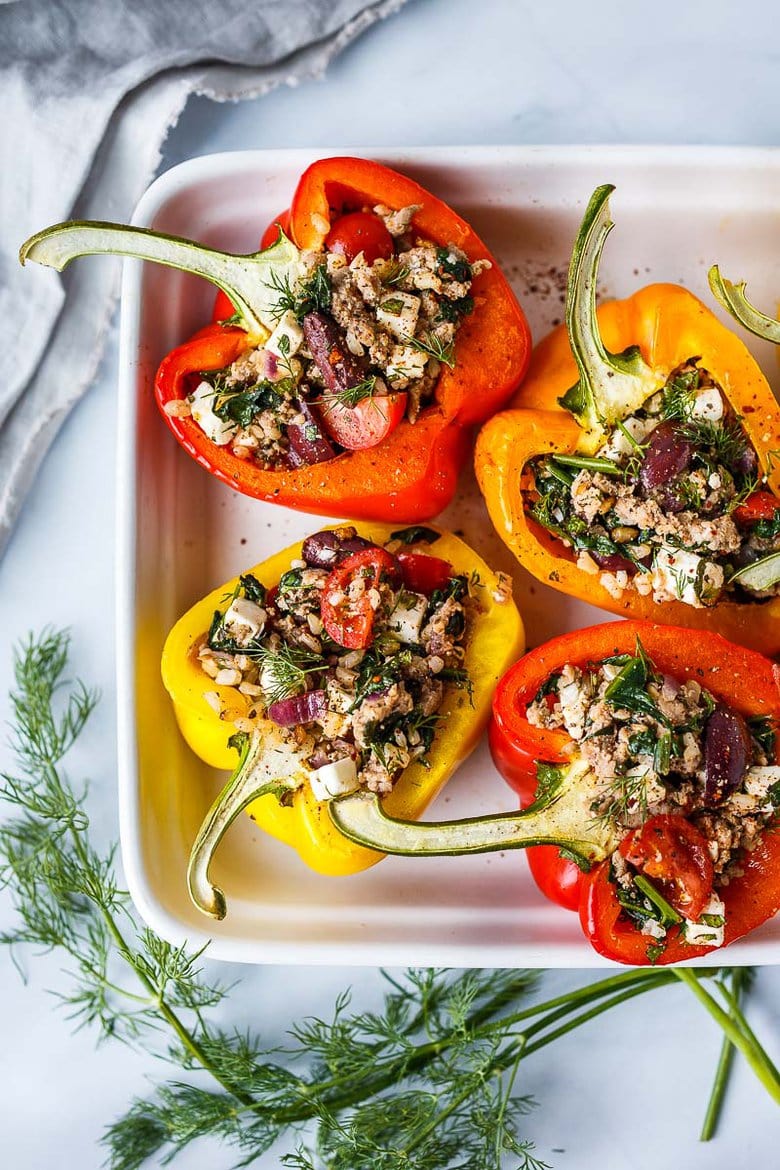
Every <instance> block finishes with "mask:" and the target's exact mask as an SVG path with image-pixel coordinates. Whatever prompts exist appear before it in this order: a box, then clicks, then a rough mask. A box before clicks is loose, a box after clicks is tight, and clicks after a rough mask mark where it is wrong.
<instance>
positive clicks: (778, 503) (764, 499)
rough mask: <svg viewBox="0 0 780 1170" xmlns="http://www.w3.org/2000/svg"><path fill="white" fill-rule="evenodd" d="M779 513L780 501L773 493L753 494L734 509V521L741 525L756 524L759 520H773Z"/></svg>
mask: <svg viewBox="0 0 780 1170" xmlns="http://www.w3.org/2000/svg"><path fill="white" fill-rule="evenodd" d="M778 511H780V499H778V497H777V496H776V495H774V493H773V492H753V495H752V496H748V498H747V499H746V500H745V502H744V504H740V505H739V506H738V507H736V508H735V509H734V519H735V520H736V521H737V522H738V523H740V524H755V523H756V521H757V520H772V519H773V518H774V516H775V515H776V514H777V512H778Z"/></svg>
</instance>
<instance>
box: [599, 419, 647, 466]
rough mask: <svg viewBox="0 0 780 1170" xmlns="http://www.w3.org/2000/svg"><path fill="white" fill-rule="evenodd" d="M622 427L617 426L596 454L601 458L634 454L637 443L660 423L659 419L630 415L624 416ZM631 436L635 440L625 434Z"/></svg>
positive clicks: (614, 457) (615, 457)
mask: <svg viewBox="0 0 780 1170" xmlns="http://www.w3.org/2000/svg"><path fill="white" fill-rule="evenodd" d="M621 425H622V428H623V429H621V427H615V429H614V431H613V432H612V434H611V435H610V437H609V440H608V442H606V443H605V444H604V445H603V447H600V448H599V450H598V451H597V452H596V454H597V455H598V456H599V458H601V459H621V458H622V457H623V456H624V455H634V454H635V453H636V446H635V444H636V443H641V442H643V440H644V439H646V438H647V436H648V435H649V434H650V432H651V431H652V430H653V429H654V427H656V426H657V425H658V420H657V419H654V418H635V417H634V416H633V415H630V416H629V417H628V418H624V419H623V422H622V424H621ZM626 431H628V434H629V435H630V436H631V439H633V440H634V442H633V443H632V442H631V439H630V438H628V436H627V435H626V434H625V432H626Z"/></svg>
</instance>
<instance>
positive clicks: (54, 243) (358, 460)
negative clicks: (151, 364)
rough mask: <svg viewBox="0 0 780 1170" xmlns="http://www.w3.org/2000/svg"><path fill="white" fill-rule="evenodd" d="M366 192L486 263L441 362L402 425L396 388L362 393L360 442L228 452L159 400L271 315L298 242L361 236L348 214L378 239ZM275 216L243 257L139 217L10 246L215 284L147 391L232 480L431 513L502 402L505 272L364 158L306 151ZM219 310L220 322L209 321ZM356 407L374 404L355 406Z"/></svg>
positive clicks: (508, 326) (511, 371) (255, 339)
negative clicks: (306, 451) (297, 460)
mask: <svg viewBox="0 0 780 1170" xmlns="http://www.w3.org/2000/svg"><path fill="white" fill-rule="evenodd" d="M378 204H383V205H385V206H386V207H388V208H391V209H394V210H400V209H401V208H405V207H409V206H411V205H415V206H417V207H418V208H419V210H417V211H416V212H415V215H414V222H413V229H414V230H416V231H417V232H419V234H420V235H421V236H422V237H424V238H426V239H428V240H430V241H432V242H433V243H435V244H438V245H440V246H441V247H446V246H448V245H450V244H455V245H457V247H458V248H460V249H461V250H462V251H463V252H464V253H465V255H466V256H467V258H468V260H469V261H470V262H474V261H477V260H483V259H484V260H490V261H491V266H490V267H489V268H488V269H486V270H484V271H480V272H478V273H477V274H475V275H474V279H473V284H472V289H471V293H472V297H473V303H474V309H473V312H472V313H471V314H470V315H469V316H467V317H466V318H465V319H464V320H463V321H462V323H461V325H460V327H459V330H458V334H457V339H456V346H455V358H454V364H452V365H451V366H449V365H447V364H446V363H445V364H443V365H442V369H441V373H440V374H439V377H438V381H437V384H436V387H435V392H434V399H433V401H432V403H431V404H430V405H428V406H427V407H425V408H424V409H423V410H422V412H421V414H420V415H419V417H418V418H417V420H416V421H415V422H414V423H411V422H410V421H408V420H407V419H406V418H403V417H402V416H403V413H404V410H403V407H404V403H405V399H404V398H403V395H400V394H395V395H393V394H391V395H389V396H388V397H386V398H379V397H377V398H372V399H370V400H368V402H367V401H365V400H364V401H363V402H362V403H360V404H355V406H354V408H352V409H354V411H355V415H356V421H360V422H361V426H362V429H363V431H364V432H365V431H367V432H368V433H364V434H361V436H360V438H359V440H358V442H359V443H360V444H361V449H350V450H346V451H344V452H342V453H341V454H339V455H337V456H336V457H335V458H328V459H327V460H326V461H325V460H324V461H322V462H315V463H307V464H304V465H303V466H298V467H289V468H288V467H273V468H270V469H265V468H263V467H262V466H261V465H260V464H259V463H256V462H254V461H252V460H245V459H240V458H238V457H236V456H235V455H234V454H233V452H232V450H231V449H230V447H229V446H218V445H216V444H215V443H213V442H212V441H211V440H210V439H209V438H208V436H207V435H206V434H205V433H204V431H203V430H202V429H201V428H200V427H199V426H198V425H197V423H196V422H195V421H194V420H193V419H192V418H191V417H180V416H179V415H177V414H176V411H175V408H172V405H171V404H172V403H174V404H175V402H176V401H177V400H179V399H183V398H184V397H186V395H187V394H188V393H189V392H190V391H192V390H193V389H194V386H195V385H196V384H197V382H196V381H195V379H197V378H198V377H199V375H201V374H203V373H207V372H209V371H214V370H219V369H222V368H224V367H225V366H226V365H228V364H230V363H231V362H233V361H235V360H236V359H237V358H238V357H240V356H241V354H242V353H244V352H245V351H247V350H250V349H254V348H256V347H257V346H258V345H260V344H262V342H263V341H264V340H266V339H267V338H268V337H269V335H270V333H271V332H272V331H273V329H274V327H275V325H276V322H277V317H278V314H276V315H275V313H274V304H275V302H276V301H277V300H278V289H279V287H280V286H283V285H284V282H285V279H289V277H290V274H291V273H294V272H295V267H296V264H297V263H298V258H299V256H300V250H301V249H306V250H314V251H323V250H331V251H342V253H343V251H344V237H345V235H346V234H347V230H349V233H350V237H349V239H348V241H347V244H348V246H349V247H351V246H353V245H354V242H355V240H357V241H358V242H359V243H360V244H361V246H362V247H367V246H368V245H366V244H365V243H363V242H362V241H363V240H364V234H361V233H362V231H363V229H362V228H361V224H360V223H358V224H357V226H355V222H354V221H355V219H356V218H357V220H358V221H359V220H361V217H362V219H364V220H368V221H371V220H375V222H376V223H377V224H379V225H380V227H382V230H383V231H384V232H385V235H386V236H387V238H388V240H389V239H390V237H389V235H388V233H387V231H386V229H384V227H383V226H382V224H381V221H380V220H379V219H378V218H377V217H375V216H373V215H370V214H366V213H365V212H364V211H363V210H362V209H364V208H372V207H374V206H376V205H378ZM279 222H280V223H283V224H284V232H283V231H282V230H281V228H280V227H277V226H276V225H272V228H271V230H270V232H267V233H266V235H265V237H264V242H265V243H266V244H268V246H267V247H265V248H264V250H263V251H261V252H258V253H254V254H252V255H248V256H234V255H230V254H227V253H222V252H217V251H214V250H211V249H207V248H204V247H201V246H200V245H197V244H194V243H193V242H192V241H188V240H182V239H178V238H174V237H170V236H164V235H162V234H160V233H155V232H151V231H147V230H145V229H140V228H128V227H121V226H118V225H114V224H89V223H71V224H61V225H57V226H55V227H52V228H48V229H46V230H45V231H42V232H39V233H38V234H37V235H36V236H33V237H32V238H31V239H30V240H28V241H27V242H26V243H25V244H24V245H23V247H22V249H21V252H20V258H21V260H22V263H24V262H25V260H27V259H30V260H34V261H36V262H38V263H41V264H47V265H50V266H52V267H54V268H57V269H58V270H60V271H61V270H62V269H63V268H64V267H65V265H67V264H68V263H69V262H70V261H71V260H72V259H74V258H76V257H77V256H82V255H86V254H93V253H109V252H110V253H114V254H119V255H124V256H134V257H138V258H141V259H145V260H151V261H154V262H157V263H161V264H167V265H169V266H172V267H176V268H180V269H182V270H184V271H188V272H192V273H195V274H197V275H200V276H203V277H205V278H206V279H207V280H209V281H210V282H211V283H213V284H215V285H216V286H217V288H218V289H219V290H220V295H219V297H218V300H217V306H216V309H215V314H216V317H217V320H216V321H215V322H212V324H211V325H208V326H206V327H205V328H204V329H201V330H200V331H199V332H198V333H196V334H195V336H194V337H192V338H191V339H190V340H188V341H186V342H184V343H183V344H182V345H180V346H178V347H177V348H176V349H174V350H173V351H172V352H171V353H169V354H168V356H167V357H166V358H164V360H163V362H162V363H161V365H160V368H159V370H158V373H157V377H156V380H155V396H156V399H157V403H158V405H159V407H160V410H161V411H162V413H163V417H164V419H165V422H166V424H167V425H168V427H169V428H170V430H171V431H172V432H173V434H174V436H175V437H176V439H177V440H178V442H179V443H180V444H181V446H182V447H184V449H185V450H186V451H187V452H188V453H189V454H190V455H191V456H192V457H193V458H194V459H195V460H196V461H197V462H198V463H200V464H201V466H203V467H205V468H206V470H207V471H210V472H211V474H212V475H214V476H216V477H217V479H219V480H221V481H222V482H223V483H226V484H228V485H229V486H230V487H231V488H234V489H236V490H237V491H240V492H243V493H245V494H246V495H249V496H253V497H255V498H256V499H262V500H267V501H270V502H272V503H278V504H285V505H287V506H288V507H293V508H298V509H301V510H302V511H307V512H314V513H317V514H321V515H330V516H333V515H344V516H348V517H349V518H364V519H374V520H392V521H394V522H397V521H407V522H412V521H417V520H421V519H428V518H430V517H433V516H436V515H438V513H439V512H441V510H442V509H443V508H444V507H445V506H446V504H447V503H448V502H449V500H450V499H451V498H452V495H453V493H454V491H455V487H456V483H457V477H458V472H459V470H460V468H461V467H462V465H463V463H464V462H465V460H466V458H467V455H468V450H469V447H470V438H469V434H468V430H467V428H469V427H470V426H472V425H473V424H475V423H479V422H482V421H483V420H484V419H486V418H488V417H489V416H490V415H491V414H492V413H493V412H494V411H495V410H496V409H498V408H499V407H500V406H502V405H503V404H504V403H506V402H507V400H508V399H509V398H510V396H511V395H512V393H513V392H514V391H515V390H516V388H517V386H518V385H519V383H520V381H521V379H522V377H523V375H524V373H525V370H526V368H527V365H528V361H529V357H530V334H529V330H528V325H527V322H526V319H525V316H524V315H523V312H522V310H521V308H520V306H519V305H518V303H517V301H516V299H515V297H514V294H513V293H512V291H511V289H510V287H509V284H508V283H507V281H506V279H505V277H504V276H503V274H502V273H501V271H500V269H499V268H498V265H497V264H496V262H495V260H494V259H493V258H492V257H491V255H490V253H489V252H488V250H487V248H486V247H485V245H484V244H483V243H482V241H481V240H480V239H479V237H478V236H477V235H476V233H475V232H474V231H473V230H472V229H471V228H470V227H469V225H468V224H467V223H466V222H465V221H464V220H463V219H461V217H460V216H459V215H457V214H456V212H454V211H453V210H452V209H451V208H450V207H448V206H447V205H446V204H445V203H443V202H442V201H441V200H440V199H437V198H436V197H435V196H434V195H432V194H431V193H430V192H428V191H426V190H425V189H424V188H423V187H421V186H420V185H419V184H418V183H416V182H414V181H413V180H412V179H409V178H406V177H405V176H403V175H400V174H398V173H397V172H395V171H393V170H390V169H389V168H388V167H385V166H382V165H381V164H379V163H375V162H370V161H368V160H366V159H356V158H332V159H322V160H320V161H318V162H316V163H314V164H313V165H312V166H310V167H309V168H308V170H306V171H305V173H304V174H303V176H302V177H301V179H300V181H299V183H298V186H297V188H296V190H295V192H294V194H293V198H292V204H291V208H290V211H289V212H288V213H285V214H284V215H283V216H280V217H279ZM344 224H346V225H347V228H346V229H345V228H344V227H343V225H344ZM285 232H286V233H288V234H285ZM272 240H273V242H271V241H272ZM346 254H347V255H351V253H350V252H349V251H347V253H346ZM274 288H276V290H277V291H276V292H274ZM228 319H229V321H230V323H229V324H228V323H225V324H220V321H227V320H228ZM380 411H381V412H382V417H381V418H379V417H378V416H379V413H380ZM368 412H373V413H371V415H370V417H368V418H366V417H364V416H366V415H367V413H368ZM357 416H360V420H358V419H357ZM350 418H351V416H348V418H347V422H349V421H350ZM308 429H311V428H308ZM321 437H322V436H321V435H320V436H318V437H317V438H321ZM337 437H338V436H337ZM369 444H373V445H369ZM344 445H348V446H352V442H351V441H350V442H348V443H345V444H344ZM331 454H332V450H331Z"/></svg>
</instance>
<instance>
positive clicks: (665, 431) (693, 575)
mask: <svg viewBox="0 0 780 1170" xmlns="http://www.w3.org/2000/svg"><path fill="white" fill-rule="evenodd" d="M697 360H698V359H695V358H692V359H691V360H690V361H688V362H686V363H684V365H682V366H680V367H679V368H678V369H677V370H675V371H674V372H673V373H672V375H671V376H670V378H669V379H668V381H667V383H666V385H665V386H664V388H663V389H662V390H661V391H659V392H658V393H657V394H655V395H653V396H652V398H650V399H649V400H648V401H647V402H646V403H645V405H644V407H643V408H642V409H641V410H639V411H637V412H636V413H635V414H632V415H630V416H629V417H627V418H625V419H623V421H622V422H621V423H619V424H618V426H617V427H616V428H615V429H614V430H613V432H612V433H611V434H610V436H609V437H608V440H607V441H606V442H605V443H604V444H603V446H602V447H601V449H600V450H599V451H598V452H597V454H596V456H595V457H593V458H588V457H586V456H576V455H575V456H559V457H555V456H549V457H547V456H545V457H541V458H537V459H535V460H533V461H532V463H531V464H530V465H529V469H530V471H531V474H532V478H533V486H532V488H531V489H530V490H529V491H528V492H527V493H526V494H525V504H526V509H527V511H528V513H529V515H530V516H531V517H532V518H533V519H534V520H535V521H536V522H537V523H538V524H541V525H542V526H543V527H544V528H546V529H547V531H548V532H551V533H552V534H553V535H554V536H555V537H556V538H557V539H558V540H559V541H560V542H561V543H562V544H563V545H565V546H566V548H568V549H570V550H571V556H572V557H573V558H575V557H576V563H577V566H578V567H579V568H581V569H583V570H584V571H585V572H588V573H591V574H593V575H594V576H598V577H599V579H600V581H601V584H602V585H603V586H604V588H606V589H607V591H608V592H609V593H610V594H611V595H612V596H613V597H614V598H616V599H618V598H620V597H621V596H622V594H623V592H624V591H625V590H627V589H633V590H636V591H637V592H638V593H640V594H643V595H651V596H652V597H653V599H654V600H655V601H682V602H684V603H685V604H687V605H691V606H694V607H696V608H702V607H706V606H713V605H716V604H717V602H718V601H719V600H721V598H724V597H731V598H733V599H734V600H738V601H741V602H745V601H762V600H765V599H767V598H770V597H774V596H777V595H778V593H779V592H780V580H778V581H776V582H773V583H771V584H768V585H767V584H766V582H762V583H761V587H758V586H757V585H751V584H750V583H749V582H750V574H749V573H747V575H746V570H747V569H748V567H749V566H751V565H753V564H755V563H756V562H758V561H761V560H763V559H764V558H765V557H767V556H770V555H771V554H773V553H776V552H778V550H780V508H778V510H777V511H775V510H774V508H773V507H772V506H771V505H772V499H773V497H771V496H770V494H769V493H768V492H766V491H764V492H763V493H762V492H761V490H760V489H761V484H762V476H761V474H760V469H759V463H758V459H757V456H756V452H755V450H754V449H753V447H752V446H751V444H750V442H749V440H748V438H747V436H746V434H745V432H744V430H743V428H742V426H741V423H740V420H739V419H738V418H737V416H736V415H735V414H734V412H733V410H732V409H731V407H730V406H729V404H728V402H727V400H726V398H725V395H724V394H723V392H722V389H721V387H720V386H718V385H717V384H716V383H715V382H714V381H713V379H712V378H711V377H710V375H709V374H708V373H707V371H706V370H704V369H701V368H700V367H699V366H698V365H697ZM759 497H761V498H762V499H766V500H768V501H769V505H770V506H769V508H765V509H764V514H762V511H761V510H760V509H757V508H755V507H754V506H752V505H753V501H755V500H756V499H757V498H759ZM767 513H768V514H767Z"/></svg>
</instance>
